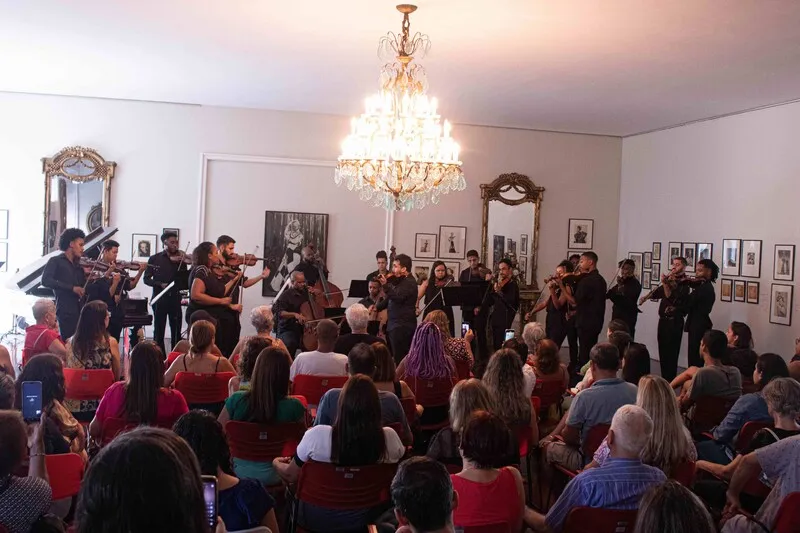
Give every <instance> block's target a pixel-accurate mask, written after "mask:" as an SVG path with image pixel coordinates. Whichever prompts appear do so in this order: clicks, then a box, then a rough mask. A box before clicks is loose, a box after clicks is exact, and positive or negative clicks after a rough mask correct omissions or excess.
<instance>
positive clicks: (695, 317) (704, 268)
mask: <svg viewBox="0 0 800 533" xmlns="http://www.w3.org/2000/svg"><path fill="white" fill-rule="evenodd" d="M718 276H719V267H718V266H717V264H716V263H715V262H714V261H712V260H711V259H701V260H700V261H698V262H697V265H696V266H695V279H694V280H692V281H691V282H689V281H686V282H685V283H689V286H690V287H691V288H692V292H691V293H689V296H688V297H687V298H686V332H687V333H688V334H689V345H688V348H689V349H688V352H687V356H688V359H689V366H697V367H701V366H703V356H702V355H700V341H702V340H703V335H705V333H706V331H708V330H710V329H711V328H712V326H713V323H712V322H711V317H710V316H709V315H711V309H712V308H713V307H714V302H715V301H716V299H717V295H716V293H715V292H714V285H713V283H714V282H715V281H717V277H718Z"/></svg>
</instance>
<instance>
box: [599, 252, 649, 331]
mask: <svg viewBox="0 0 800 533" xmlns="http://www.w3.org/2000/svg"><path fill="white" fill-rule="evenodd" d="M618 267H619V276H617V283H616V284H615V285H614V286H613V287H611V288H610V289H608V292H606V298H607V299H609V300H611V302H612V303H613V304H614V305H613V307H612V308H611V320H614V319H619V320H622V321H623V322H625V323H626V324H627V325H628V329H629V330H630V334H631V339H633V338H634V336H635V335H636V321H637V320H638V318H639V313H641V311H640V310H639V306H638V305H637V304H636V300H637V299H638V298H639V295H640V294H641V293H642V284H641V282H639V280H638V279H636V276H635V275H634V272H635V270H636V263H634V262H633V261H632V260H630V259H623V260H622V261H620V262H619V265H618Z"/></svg>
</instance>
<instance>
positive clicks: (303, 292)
mask: <svg viewBox="0 0 800 533" xmlns="http://www.w3.org/2000/svg"><path fill="white" fill-rule="evenodd" d="M289 279H291V285H290V287H289V288H288V289H286V290H285V291H283V292H282V293H281V295H280V296H279V297H278V298H277V299H276V300H275V301H274V302H273V303H272V313H273V315H275V320H276V321H277V324H278V326H277V332H278V335H277V336H278V338H279V339H280V340H282V341H283V344H285V345H286V349H287V350H288V351H289V355H291V356H292V357H294V354H295V353H296V352H297V350H298V349H299V348H300V341H301V339H302V338H303V324H305V322H306V318H305V317H304V316H303V315H302V314H300V306H301V305H303V304H304V303H305V302H308V298H309V296H308V289H307V288H306V276H305V274H303V273H302V272H301V271H299V270H295V271H294V272H292V273H291V274H290V277H289Z"/></svg>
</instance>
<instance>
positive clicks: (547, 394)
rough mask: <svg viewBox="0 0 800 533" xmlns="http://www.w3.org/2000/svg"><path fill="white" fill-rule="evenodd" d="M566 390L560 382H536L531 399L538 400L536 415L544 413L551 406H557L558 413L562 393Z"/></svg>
mask: <svg viewBox="0 0 800 533" xmlns="http://www.w3.org/2000/svg"><path fill="white" fill-rule="evenodd" d="M566 390H567V388H566V387H565V386H564V382H563V381H561V380H555V379H553V380H549V379H548V380H536V385H534V387H533V395H532V397H533V398H538V400H539V407H540V408H539V409H537V410H536V412H538V413H546V412H547V411H548V410H549V409H550V406H551V405H557V406H558V407H559V412H560V411H561V399H562V398H563V397H564V392H566Z"/></svg>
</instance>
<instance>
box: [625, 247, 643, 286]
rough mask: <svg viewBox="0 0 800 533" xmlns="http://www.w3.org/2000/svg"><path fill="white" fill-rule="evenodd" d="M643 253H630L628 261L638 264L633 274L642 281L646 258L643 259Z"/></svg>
mask: <svg viewBox="0 0 800 533" xmlns="http://www.w3.org/2000/svg"><path fill="white" fill-rule="evenodd" d="M642 255H643V254H642V253H641V252H628V259H630V260H631V261H633V262H634V263H635V264H636V267H634V269H633V274H634V275H635V276H636V278H637V279H639V280H641V279H642V271H643V269H642V262H643V260H644V258H643V257H642Z"/></svg>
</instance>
